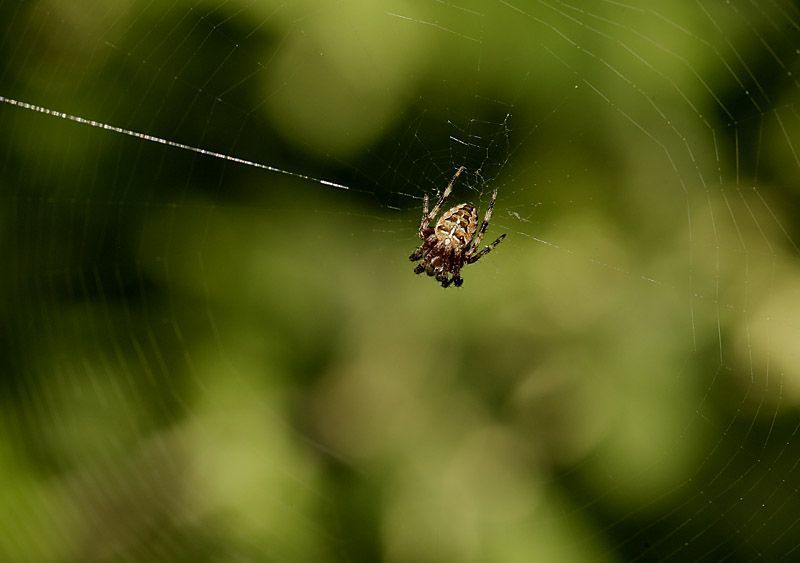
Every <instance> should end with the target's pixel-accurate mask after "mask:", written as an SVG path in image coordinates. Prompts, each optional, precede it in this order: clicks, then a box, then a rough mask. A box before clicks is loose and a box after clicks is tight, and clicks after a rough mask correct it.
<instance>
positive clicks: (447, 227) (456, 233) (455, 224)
mask: <svg viewBox="0 0 800 563" xmlns="http://www.w3.org/2000/svg"><path fill="white" fill-rule="evenodd" d="M435 228H436V238H437V239H439V244H442V245H444V246H449V247H451V248H452V249H453V250H454V251H456V252H462V251H463V250H464V249H465V248H466V247H467V245H468V244H469V241H471V240H472V235H474V234H475V231H476V230H477V228H478V213H477V212H476V211H475V207H474V206H473V205H472V204H469V203H462V204H460V205H456V206H455V207H451V208H450V209H448V210H447V211H445V212H444V214H442V216H441V217H440V218H439V220H438V221H437V222H436V227H435Z"/></svg>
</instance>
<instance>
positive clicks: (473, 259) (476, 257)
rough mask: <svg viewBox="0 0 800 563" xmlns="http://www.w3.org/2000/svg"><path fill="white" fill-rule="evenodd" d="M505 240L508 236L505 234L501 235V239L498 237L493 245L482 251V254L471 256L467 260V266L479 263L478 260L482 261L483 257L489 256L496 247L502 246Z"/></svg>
mask: <svg viewBox="0 0 800 563" xmlns="http://www.w3.org/2000/svg"><path fill="white" fill-rule="evenodd" d="M504 238H506V234H505V233H503V234H502V235H500V236H499V237H497V240H496V241H494V242H493V243H492V244H490V245H489V246H486V247H484V249H483V250H481V251H480V252H478V253H477V254H474V255H471V256H469V257H468V258H467V264H474V263H475V262H477V261H478V260H480V259H481V258H482V257H483V256H485V255H486V254H489V253H490V252H491V251H492V249H494V247H495V246H497V245H498V244H500V243H501V242H503V239H504Z"/></svg>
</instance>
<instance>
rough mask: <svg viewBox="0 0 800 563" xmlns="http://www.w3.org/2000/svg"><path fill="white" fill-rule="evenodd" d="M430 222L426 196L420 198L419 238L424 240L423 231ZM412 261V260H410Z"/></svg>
mask: <svg viewBox="0 0 800 563" xmlns="http://www.w3.org/2000/svg"><path fill="white" fill-rule="evenodd" d="M430 222H431V216H430V215H429V214H428V194H425V197H424V198H422V219H420V220H419V238H420V239H422V240H425V229H426V228H427V227H428V223H430ZM412 260H413V258H412Z"/></svg>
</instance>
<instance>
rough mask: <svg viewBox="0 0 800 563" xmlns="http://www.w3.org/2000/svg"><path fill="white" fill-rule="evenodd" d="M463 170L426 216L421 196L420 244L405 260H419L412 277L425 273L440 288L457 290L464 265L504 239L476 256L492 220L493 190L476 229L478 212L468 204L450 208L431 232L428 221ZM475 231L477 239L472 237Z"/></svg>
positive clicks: (424, 202)
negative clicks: (451, 286)
mask: <svg viewBox="0 0 800 563" xmlns="http://www.w3.org/2000/svg"><path fill="white" fill-rule="evenodd" d="M464 170H466V168H465V167H464V166H461V167H460V168H459V169H458V170H456V173H455V175H453V178H452V180H450V183H449V184H447V188H446V189H445V190H444V193H442V195H441V197H440V198H439V201H437V202H436V205H434V206H433V209H431V211H430V213H429V212H428V194H425V199H424V200H423V203H422V220H421V221H420V223H419V238H420V240H421V241H422V244H421V245H420V246H419V248H417V249H416V250H415V251H414V252H413V253H412V254H411V256H409V259H410V260H411V261H412V262H416V261H417V260H422V261H421V262H420V263H419V264H417V265H416V267H415V268H414V273H415V274H421V273H422V272H425V273H427V274H428V275H429V276H435V277H436V281H438V282H440V283H441V284H442V287H448V286H449V285H450V284H454V285H455V286H456V287H460V286H461V284H463V283H464V280H463V279H461V268H463V267H464V265H465V264H474V263H475V262H477V261H478V260H480V259H481V258H482V257H483V256H484V255H486V254H488V253H489V252H491V251H492V249H493V248H494V247H495V246H497V245H498V244H500V243H501V242H502V241H503V239H504V238H506V235H505V234H502V235H500V237H498V239H497V240H496V241H494V242H493V243H492V244H490V245H488V246H486V247H485V248H484V249H483V250H481V251H480V252H476V251H477V250H478V246H479V245H480V244H481V239H483V233H485V232H486V228H487V227H488V226H489V221H490V220H491V219H492V209H493V208H494V202H495V200H496V199H497V190H495V191H494V193H492V199H491V201H490V202H489V208H488V209H487V210H486V215H484V217H483V223H481V227H480V229H478V212H477V211H476V210H475V206H474V205H472V204H471V203H460V204H458V205H456V206H455V207H451V208H450V209H448V210H447V211H445V212H444V213H443V214H442V216H441V217H439V219H438V220H437V221H436V225H435V226H434V227H433V228H431V226H430V223H431V221H433V219H434V218H435V217H436V215H437V213H439V209H440V208H441V206H442V204H443V203H444V201H445V200H446V199H447V197H448V196H449V195H450V192H452V191H453V184H455V182H456V180H457V179H458V177H459V176H460V175H461V173H462V172H464ZM476 230H477V232H478V234H477V235H476V234H475V231H476Z"/></svg>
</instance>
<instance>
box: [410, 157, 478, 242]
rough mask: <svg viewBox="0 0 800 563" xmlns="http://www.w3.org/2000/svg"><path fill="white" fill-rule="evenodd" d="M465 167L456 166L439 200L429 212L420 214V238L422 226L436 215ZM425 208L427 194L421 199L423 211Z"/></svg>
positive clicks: (425, 225)
mask: <svg viewBox="0 0 800 563" xmlns="http://www.w3.org/2000/svg"><path fill="white" fill-rule="evenodd" d="M466 169H467V168H466V166H459V167H458V170H456V173H455V174H453V177H452V178H451V179H450V183H449V184H447V187H446V188H445V189H444V191H443V192H442V195H441V196H439V200H438V201H437V202H436V205H434V206H433V209H431V211H430V213H425V214H424V215H423V216H422V223H421V224H420V226H419V232H420V238H422V230H423V227H427V226H428V223H430V222H431V219H433V218H434V217H436V216H437V215H438V214H439V210H440V209H441V208H442V204H443V203H444V202H445V200H446V199H447V198H448V197H450V193H451V192H452V191H453V184H455V183H456V180H457V179H458V177H459V176H461V173H462V172H463V171H464V170H466ZM427 209H428V196H427V195H426V196H425V199H424V201H423V207H422V210H423V212H424V211H426V210H427Z"/></svg>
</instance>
